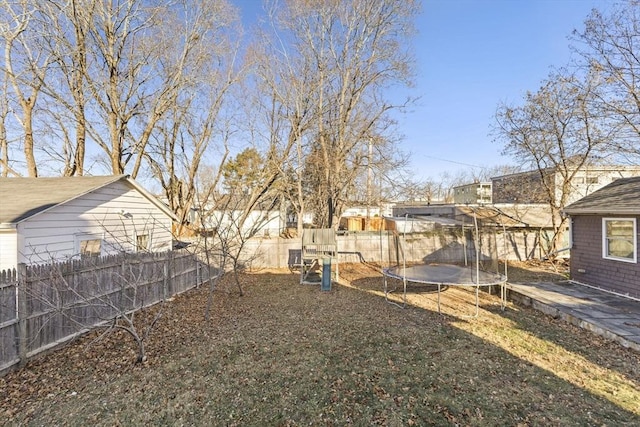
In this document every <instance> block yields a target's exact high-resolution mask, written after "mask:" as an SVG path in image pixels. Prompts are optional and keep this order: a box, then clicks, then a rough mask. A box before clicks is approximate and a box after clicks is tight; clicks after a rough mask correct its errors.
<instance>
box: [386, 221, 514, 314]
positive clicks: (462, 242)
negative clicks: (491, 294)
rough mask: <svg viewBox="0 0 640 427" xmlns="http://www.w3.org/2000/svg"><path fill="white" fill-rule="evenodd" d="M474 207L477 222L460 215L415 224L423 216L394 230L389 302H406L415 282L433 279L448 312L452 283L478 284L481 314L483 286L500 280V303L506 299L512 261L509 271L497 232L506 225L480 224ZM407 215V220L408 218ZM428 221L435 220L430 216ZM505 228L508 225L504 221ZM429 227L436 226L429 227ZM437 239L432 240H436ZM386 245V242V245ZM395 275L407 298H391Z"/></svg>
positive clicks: (388, 275) (390, 247) (388, 273)
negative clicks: (447, 292) (440, 222)
mask: <svg viewBox="0 0 640 427" xmlns="http://www.w3.org/2000/svg"><path fill="white" fill-rule="evenodd" d="M472 212H473V216H472V218H471V219H472V221H471V223H469V222H467V223H465V221H464V220H460V221H459V222H456V223H451V222H449V223H447V224H445V225H444V226H441V227H436V226H435V225H433V224H431V225H429V226H425V225H419V227H415V228H416V229H418V230H419V231H418V232H416V231H415V229H414V225H413V224H415V221H416V220H418V221H419V220H420V219H419V218H418V219H416V218H411V220H412V221H410V222H405V223H404V225H403V230H402V232H398V231H397V229H396V231H393V232H392V233H391V234H390V238H391V241H390V242H388V246H387V247H388V250H389V252H390V256H389V264H390V265H389V266H388V267H386V268H383V269H382V274H383V277H384V295H385V299H386V301H387V302H389V303H391V304H394V305H398V306H401V307H406V305H407V286H408V285H409V284H422V285H432V286H436V287H437V295H438V299H437V303H438V313H440V314H442V309H441V303H440V300H441V293H442V291H443V290H444V289H447V288H448V287H456V286H460V287H472V288H474V290H475V312H474V314H473V315H472V316H469V317H477V316H478V314H479V290H480V287H482V286H486V287H491V286H499V287H500V305H501V308H502V309H504V307H505V305H506V289H505V284H506V281H507V271H506V263H505V265H504V271H503V272H501V271H499V263H498V259H499V256H498V255H499V254H498V250H497V248H498V245H497V239H496V233H497V231H498V230H499V229H500V227H497V226H496V224H491V226H487V225H486V224H485V225H483V224H480V225H479V224H478V221H477V218H476V216H475V211H472ZM408 219H409V218H408V215H405V220H408ZM424 221H425V222H432V223H433V222H434V221H433V219H426V220H424ZM501 229H502V230H503V231H504V227H501ZM425 230H430V231H427V232H425ZM430 242H431V243H430ZM381 246H382V245H381ZM389 279H396V280H399V281H401V282H402V304H399V303H398V302H396V301H393V300H392V299H390V298H389V294H390V293H392V292H393V291H394V290H390V287H389Z"/></svg>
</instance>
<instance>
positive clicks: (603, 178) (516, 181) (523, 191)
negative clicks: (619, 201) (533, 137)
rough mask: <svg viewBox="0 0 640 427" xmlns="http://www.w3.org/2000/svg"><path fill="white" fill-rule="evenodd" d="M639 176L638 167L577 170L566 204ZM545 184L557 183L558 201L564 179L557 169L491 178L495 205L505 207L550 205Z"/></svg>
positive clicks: (556, 193) (639, 169)
mask: <svg viewBox="0 0 640 427" xmlns="http://www.w3.org/2000/svg"><path fill="white" fill-rule="evenodd" d="M638 175H640V167H637V166H588V167H587V166H585V167H583V168H581V169H580V170H578V171H577V172H576V174H575V176H574V177H573V179H572V181H571V191H570V195H569V199H568V200H567V204H570V203H573V202H575V201H577V200H580V199H581V198H583V197H585V196H586V195H588V194H590V193H593V192H594V191H596V190H598V189H599V188H602V187H604V186H605V185H607V184H609V183H610V182H612V181H614V180H616V179H619V178H628V177H632V176H638ZM543 180H544V181H546V182H547V183H548V184H549V185H551V184H552V183H555V184H553V185H555V188H556V191H555V197H557V198H559V197H560V194H561V192H562V188H561V183H562V177H561V176H560V173H559V172H557V171H556V170H555V169H551V168H550V169H546V170H544V171H543V173H542V174H541V173H540V172H539V171H537V170H535V171H529V172H521V173H515V174H510V175H503V176H499V177H494V178H491V183H492V202H493V203H494V204H502V203H524V204H532V203H547V196H546V193H545V191H544V187H543Z"/></svg>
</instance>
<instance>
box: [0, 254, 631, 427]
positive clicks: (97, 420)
mask: <svg viewBox="0 0 640 427" xmlns="http://www.w3.org/2000/svg"><path fill="white" fill-rule="evenodd" d="M340 273H341V277H342V280H341V282H342V283H343V284H341V285H338V284H334V285H333V287H332V290H331V291H330V292H321V291H320V290H319V288H318V287H316V286H310V285H300V284H298V276H297V275H295V274H291V273H289V272H288V271H284V270H282V271H274V270H269V271H263V272H260V273H255V274H244V275H242V276H241V280H242V283H243V289H244V291H245V295H244V296H240V295H239V294H238V292H237V288H236V287H235V286H234V285H233V283H231V282H227V281H224V282H222V283H221V284H220V285H219V287H218V289H217V291H216V292H215V294H214V295H215V297H214V307H213V315H212V318H211V319H210V321H208V322H206V321H205V320H204V313H205V307H206V304H207V296H208V292H207V289H204V288H200V289H196V290H193V291H190V292H187V293H185V294H183V295H180V296H178V297H176V298H175V299H174V300H173V301H171V302H168V303H166V304H165V305H164V306H163V307H162V308H161V309H162V310H163V314H162V317H161V319H160V321H159V322H158V323H157V324H156V326H155V329H154V330H153V332H152V334H151V336H150V341H149V343H148V347H147V354H148V360H147V362H146V363H145V364H141V365H140V364H135V363H133V362H134V360H135V349H134V347H133V345H132V343H131V342H130V341H129V340H128V338H127V337H126V336H125V335H122V334H114V335H111V336H109V337H108V338H103V339H100V340H96V338H97V337H98V335H97V334H91V335H89V336H86V337H84V338H82V339H80V340H77V341H76V342H75V343H73V344H71V345H70V346H67V347H66V348H64V349H62V350H60V351H56V352H53V353H51V354H49V355H46V356H43V357H39V358H37V359H36V360H34V361H32V362H30V363H29V364H28V365H27V367H26V368H24V369H22V370H19V371H15V372H11V373H9V374H7V375H5V376H4V377H2V378H0V423H6V424H8V425H14V424H33V425H92V424H93V425H143V424H144V425H161V424H171V425H238V426H246V425H255V426H263V425H286V426H293V425H336V426H341V425H371V424H380V425H390V426H400V425H463V426H464V425H472V426H485V425H486V426H495V425H510V426H511V425H519V426H527V425H544V426H548V425H557V426H568V425H575V426H584V425H597V426H603V425H608V426H621V425H629V426H631V425H640V353H638V352H635V351H633V350H629V349H625V348H622V347H620V346H619V345H618V344H615V343H612V342H609V341H607V340H605V339H603V338H601V337H599V336H595V335H593V334H591V333H589V332H587V331H584V330H581V329H578V328H576V327H573V326H571V325H569V324H566V323H564V322H562V321H560V320H556V319H553V318H550V317H548V316H545V315H543V314H541V313H538V312H536V311H533V310H531V309H529V308H524V307H519V306H514V305H511V304H509V305H508V306H507V308H506V309H505V310H504V311H502V310H501V309H500V304H499V299H498V298H497V297H496V296H493V295H488V294H485V293H481V300H480V305H481V310H480V315H479V317H478V318H467V317H464V316H465V315H466V314H469V313H472V312H473V293H471V292H469V291H464V290H458V289H447V290H446V291H445V292H443V294H442V310H443V315H440V314H438V312H437V305H436V294H435V293H434V292H433V290H432V289H430V288H428V287H423V288H420V289H418V291H419V292H417V293H414V294H411V295H410V298H409V302H410V305H409V306H408V307H407V308H406V309H402V308H398V307H396V306H393V305H390V304H387V303H386V302H385V299H384V296H383V295H382V293H381V289H382V279H381V277H380V275H379V273H378V272H377V271H376V270H375V269H373V268H370V267H368V266H365V265H361V264H358V265H355V264H354V265H343V266H341V269H340ZM158 309H160V307H159V306H156V307H154V308H153V309H150V310H147V311H146V312H145V313H144V314H143V316H148V317H151V316H152V314H153V311H154V310H158Z"/></svg>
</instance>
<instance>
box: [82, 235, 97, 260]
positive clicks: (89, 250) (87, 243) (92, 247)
mask: <svg viewBox="0 0 640 427" xmlns="http://www.w3.org/2000/svg"><path fill="white" fill-rule="evenodd" d="M78 252H79V253H80V258H87V257H97V256H100V255H101V253H102V239H101V238H95V237H92V238H80V239H78Z"/></svg>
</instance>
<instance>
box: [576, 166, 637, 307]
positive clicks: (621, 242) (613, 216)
mask: <svg viewBox="0 0 640 427" xmlns="http://www.w3.org/2000/svg"><path fill="white" fill-rule="evenodd" d="M564 212H565V213H566V214H568V215H570V216H571V237H572V239H571V241H572V245H571V279H572V280H575V281H576V282H579V283H583V284H586V285H590V286H595V287H598V288H602V289H605V290H608V291H612V292H616V293H619V294H622V295H628V296H631V297H633V298H640V263H639V257H638V251H639V250H640V247H639V242H640V233H639V230H638V223H639V222H640V176H637V177H633V178H625V179H618V180H616V181H614V182H612V183H610V184H609V185H607V186H605V187H603V188H601V189H600V190H598V191H595V192H593V193H592V194H590V195H588V196H586V197H584V198H582V199H581V200H579V201H577V202H575V203H573V204H571V205H569V206H567V208H566V209H565V210H564Z"/></svg>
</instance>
